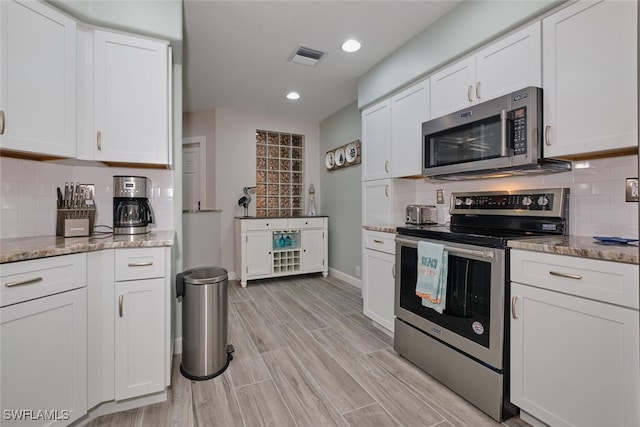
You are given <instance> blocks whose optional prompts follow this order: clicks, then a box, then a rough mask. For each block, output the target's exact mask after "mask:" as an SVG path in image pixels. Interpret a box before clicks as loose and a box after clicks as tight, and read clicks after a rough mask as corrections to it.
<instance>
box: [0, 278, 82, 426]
mask: <svg viewBox="0 0 640 427" xmlns="http://www.w3.org/2000/svg"><path fill="white" fill-rule="evenodd" d="M0 336H1V337H2V346H1V347H0V360H1V363H0V387H1V389H2V390H1V392H0V393H1V395H2V401H1V402H2V408H1V409H2V413H3V419H2V425H3V426H21V425H26V423H25V421H24V420H21V421H20V420H18V419H13V420H8V419H6V418H4V416H5V415H6V412H5V411H10V410H14V411H20V410H23V411H24V410H29V409H31V410H33V411H34V413H33V415H34V416H35V415H36V411H37V410H48V411H57V413H56V414H55V415H56V417H57V419H58V420H57V421H55V422H52V423H51V424H47V425H52V426H53V425H55V426H66V425H68V424H70V423H71V422H73V421H75V420H77V419H79V418H80V417H82V416H83V415H84V414H85V413H86V412H87V290H86V288H81V289H76V290H74V291H68V292H63V293H60V294H56V295H52V296H48V297H44V298H38V299H34V300H31V301H27V302H24V303H20V304H14V305H10V306H7V307H3V308H0ZM64 411H68V412H64ZM29 425H31V424H29Z"/></svg>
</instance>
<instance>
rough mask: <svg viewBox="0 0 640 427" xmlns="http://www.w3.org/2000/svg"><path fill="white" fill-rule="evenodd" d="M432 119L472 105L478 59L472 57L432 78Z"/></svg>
mask: <svg viewBox="0 0 640 427" xmlns="http://www.w3.org/2000/svg"><path fill="white" fill-rule="evenodd" d="M430 81H431V83H430V84H431V118H432V119H435V118H436V117H440V116H443V115H445V114H447V113H451V112H453V111H456V110H460V109H462V108H465V107H468V106H469V105H472V104H473V103H474V102H475V100H476V98H475V93H474V92H475V82H476V57H475V56H471V57H469V58H466V59H463V60H462V61H459V62H456V63H455V64H453V65H451V66H449V67H447V68H445V69H444V70H442V71H439V72H437V73H435V74H434V75H432V76H431V78H430Z"/></svg>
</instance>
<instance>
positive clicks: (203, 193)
mask: <svg viewBox="0 0 640 427" xmlns="http://www.w3.org/2000/svg"><path fill="white" fill-rule="evenodd" d="M196 145H197V146H198V148H199V150H200V201H201V202H202V203H200V209H206V208H207V207H208V205H207V169H206V166H207V137H206V136H192V137H189V138H182V148H183V149H184V148H185V147H186V146H196ZM183 173H184V172H183ZM182 185H184V182H183V183H182ZM182 191H184V189H182Z"/></svg>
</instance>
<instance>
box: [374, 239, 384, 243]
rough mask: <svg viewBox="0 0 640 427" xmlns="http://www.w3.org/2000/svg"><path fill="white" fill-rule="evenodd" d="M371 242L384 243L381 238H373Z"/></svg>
mask: <svg viewBox="0 0 640 427" xmlns="http://www.w3.org/2000/svg"><path fill="white" fill-rule="evenodd" d="M373 243H384V242H383V241H382V240H378V239H373Z"/></svg>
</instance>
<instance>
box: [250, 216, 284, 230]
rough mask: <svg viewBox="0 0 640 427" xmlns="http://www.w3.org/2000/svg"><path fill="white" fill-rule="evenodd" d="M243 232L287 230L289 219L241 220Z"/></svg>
mask: <svg viewBox="0 0 640 427" xmlns="http://www.w3.org/2000/svg"><path fill="white" fill-rule="evenodd" d="M240 224H241V225H240V227H241V230H242V231H255V230H278V229H280V230H283V229H286V228H287V218H263V219H262V218H261V219H243V220H240Z"/></svg>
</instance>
